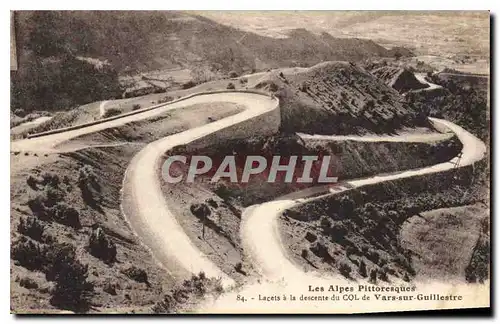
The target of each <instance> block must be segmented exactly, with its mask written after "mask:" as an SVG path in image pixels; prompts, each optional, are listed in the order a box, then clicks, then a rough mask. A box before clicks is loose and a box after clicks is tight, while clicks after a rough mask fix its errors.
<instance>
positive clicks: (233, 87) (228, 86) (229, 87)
mask: <svg viewBox="0 0 500 324" xmlns="http://www.w3.org/2000/svg"><path fill="white" fill-rule="evenodd" d="M226 89H231V90H232V89H235V86H234V84H233V83H231V82H230V83H229V84H228V85H227V88H226Z"/></svg>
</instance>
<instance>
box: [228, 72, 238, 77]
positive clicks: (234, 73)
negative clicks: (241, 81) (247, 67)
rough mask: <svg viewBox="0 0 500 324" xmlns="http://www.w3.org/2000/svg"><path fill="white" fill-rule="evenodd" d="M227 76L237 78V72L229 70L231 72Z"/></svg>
mask: <svg viewBox="0 0 500 324" xmlns="http://www.w3.org/2000/svg"><path fill="white" fill-rule="evenodd" d="M229 77H230V78H237V77H238V73H236V71H231V72H229Z"/></svg>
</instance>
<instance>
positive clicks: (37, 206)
mask: <svg viewBox="0 0 500 324" xmlns="http://www.w3.org/2000/svg"><path fill="white" fill-rule="evenodd" d="M28 207H29V208H30V209H31V211H32V212H33V215H35V216H36V217H39V218H46V217H47V213H46V208H45V204H44V198H43V197H42V196H41V195H37V196H36V197H35V198H30V199H29V200H28Z"/></svg>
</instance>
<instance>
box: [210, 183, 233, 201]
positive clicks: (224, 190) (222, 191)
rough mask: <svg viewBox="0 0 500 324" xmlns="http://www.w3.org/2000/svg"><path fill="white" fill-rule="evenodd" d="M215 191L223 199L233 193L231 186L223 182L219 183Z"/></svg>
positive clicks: (226, 198)
mask: <svg viewBox="0 0 500 324" xmlns="http://www.w3.org/2000/svg"><path fill="white" fill-rule="evenodd" d="M214 192H215V194H216V195H217V196H219V197H221V198H222V199H223V200H228V199H229V198H230V197H231V193H232V192H231V190H229V188H228V187H226V185H225V184H223V183H220V184H218V185H217V188H216V189H215V191H214Z"/></svg>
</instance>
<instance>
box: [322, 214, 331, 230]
mask: <svg viewBox="0 0 500 324" xmlns="http://www.w3.org/2000/svg"><path fill="white" fill-rule="evenodd" d="M319 223H320V225H321V228H322V229H323V230H329V229H330V228H331V227H332V221H331V220H330V218H329V217H328V216H321V218H320V222H319Z"/></svg>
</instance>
